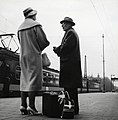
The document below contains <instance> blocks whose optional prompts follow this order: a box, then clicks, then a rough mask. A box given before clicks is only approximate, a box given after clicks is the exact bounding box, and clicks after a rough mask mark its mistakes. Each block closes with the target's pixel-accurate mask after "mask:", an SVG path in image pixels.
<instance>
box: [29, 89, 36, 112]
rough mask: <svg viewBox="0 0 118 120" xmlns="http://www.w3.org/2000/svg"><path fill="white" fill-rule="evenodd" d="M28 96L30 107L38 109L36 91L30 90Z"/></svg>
mask: <svg viewBox="0 0 118 120" xmlns="http://www.w3.org/2000/svg"><path fill="white" fill-rule="evenodd" d="M28 96H29V107H31V108H32V109H33V110H35V111H36V107H35V96H36V92H35V91H30V92H28Z"/></svg>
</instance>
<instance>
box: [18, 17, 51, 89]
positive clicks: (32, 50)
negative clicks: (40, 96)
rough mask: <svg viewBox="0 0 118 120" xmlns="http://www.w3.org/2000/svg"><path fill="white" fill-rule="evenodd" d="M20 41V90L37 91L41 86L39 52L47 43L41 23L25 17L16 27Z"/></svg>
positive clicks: (41, 76)
mask: <svg viewBox="0 0 118 120" xmlns="http://www.w3.org/2000/svg"><path fill="white" fill-rule="evenodd" d="M18 39H19V41H20V45H21V46H20V66H21V77H20V91H39V90H41V88H42V79H43V74H42V57H41V52H42V50H43V49H45V47H47V46H48V45H49V42H48V41H47V38H46V35H45V33H44V32H43V30H42V28H41V25H40V24H39V23H38V22H36V21H34V20H32V19H30V18H27V19H25V21H24V22H23V23H22V24H21V25H20V27H19V29H18Z"/></svg>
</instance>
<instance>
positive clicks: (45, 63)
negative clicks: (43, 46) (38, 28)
mask: <svg viewBox="0 0 118 120" xmlns="http://www.w3.org/2000/svg"><path fill="white" fill-rule="evenodd" d="M50 64H51V62H50V60H49V58H48V56H47V54H46V53H43V54H42V65H43V67H48V66H50Z"/></svg>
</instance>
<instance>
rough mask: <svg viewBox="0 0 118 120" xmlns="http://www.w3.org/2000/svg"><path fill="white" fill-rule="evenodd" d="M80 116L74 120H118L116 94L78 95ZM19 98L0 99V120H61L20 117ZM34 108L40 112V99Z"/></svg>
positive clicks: (28, 116)
mask: <svg viewBox="0 0 118 120" xmlns="http://www.w3.org/2000/svg"><path fill="white" fill-rule="evenodd" d="M79 101H80V103H79V104H80V114H79V115H75V118H74V119H75V120H118V93H115V92H109V93H108V92H106V93H84V94H79ZM19 106H20V98H0V120H62V119H57V118H48V117H47V116H43V115H39V116H30V115H21V114H20V111H19ZM36 107H37V109H38V111H40V112H42V97H41V96H37V97H36Z"/></svg>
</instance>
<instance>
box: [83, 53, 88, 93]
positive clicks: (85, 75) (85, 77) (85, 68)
mask: <svg viewBox="0 0 118 120" xmlns="http://www.w3.org/2000/svg"><path fill="white" fill-rule="evenodd" d="M84 65H85V66H84V80H85V81H86V89H87V92H89V83H88V79H87V63H86V55H85V64H84Z"/></svg>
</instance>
